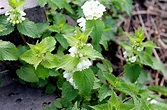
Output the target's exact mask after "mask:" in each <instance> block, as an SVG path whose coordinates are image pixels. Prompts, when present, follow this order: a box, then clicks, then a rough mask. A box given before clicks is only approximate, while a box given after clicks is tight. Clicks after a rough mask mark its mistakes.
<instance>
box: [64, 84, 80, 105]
mask: <svg viewBox="0 0 167 110" xmlns="http://www.w3.org/2000/svg"><path fill="white" fill-rule="evenodd" d="M77 95H78V94H77V90H76V89H74V88H73V86H71V84H70V83H69V82H67V81H66V82H64V83H63V86H62V101H67V102H68V101H69V102H71V101H72V100H73V99H75V98H76V97H77Z"/></svg>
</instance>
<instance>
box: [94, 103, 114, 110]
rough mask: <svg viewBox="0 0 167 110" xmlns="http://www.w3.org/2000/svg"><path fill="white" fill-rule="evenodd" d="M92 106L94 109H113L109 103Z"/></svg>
mask: <svg viewBox="0 0 167 110" xmlns="http://www.w3.org/2000/svg"><path fill="white" fill-rule="evenodd" d="M91 108H93V109H94V110H113V108H112V105H110V104H109V103H106V104H101V105H96V106H91Z"/></svg>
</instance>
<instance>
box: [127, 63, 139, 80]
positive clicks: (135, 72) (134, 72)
mask: <svg viewBox="0 0 167 110" xmlns="http://www.w3.org/2000/svg"><path fill="white" fill-rule="evenodd" d="M140 71H141V68H140V65H139V64H126V65H125V68H124V73H125V75H126V76H127V77H128V78H129V80H130V81H131V82H132V83H134V82H135V81H136V80H137V79H138V77H139V75H140Z"/></svg>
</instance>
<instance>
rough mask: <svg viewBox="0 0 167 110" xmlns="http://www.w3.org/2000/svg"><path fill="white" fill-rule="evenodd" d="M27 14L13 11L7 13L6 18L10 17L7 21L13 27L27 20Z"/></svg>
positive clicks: (18, 10)
mask: <svg viewBox="0 0 167 110" xmlns="http://www.w3.org/2000/svg"><path fill="white" fill-rule="evenodd" d="M25 15H26V13H25V12H24V11H22V10H20V9H17V8H15V9H11V10H9V11H7V12H6V13H5V16H8V18H7V21H9V22H10V23H11V24H12V25H16V24H19V23H22V22H23V21H24V20H25V17H24V16H25Z"/></svg>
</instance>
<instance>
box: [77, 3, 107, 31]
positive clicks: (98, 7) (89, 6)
mask: <svg viewBox="0 0 167 110" xmlns="http://www.w3.org/2000/svg"><path fill="white" fill-rule="evenodd" d="M81 8H82V10H83V13H84V15H85V18H84V17H81V18H79V19H78V20H77V23H79V24H78V25H79V26H80V27H81V30H82V31H85V28H86V20H93V19H94V20H96V19H99V18H101V17H102V16H103V13H104V12H105V11H106V9H105V6H104V5H102V4H101V3H100V2H99V1H94V0H89V1H86V2H85V3H84V5H83V6H82V7H81Z"/></svg>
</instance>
